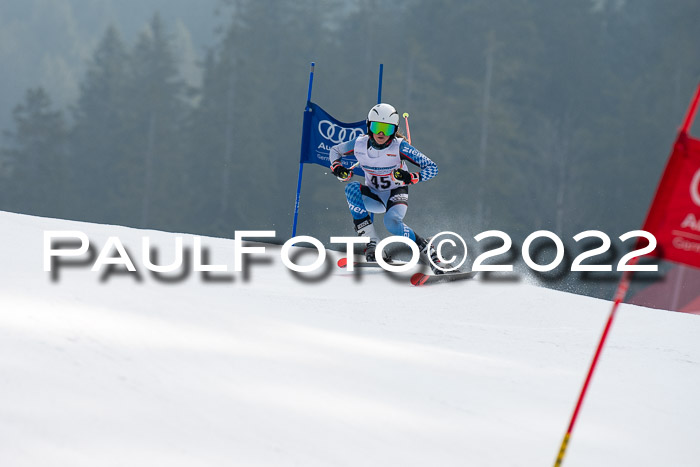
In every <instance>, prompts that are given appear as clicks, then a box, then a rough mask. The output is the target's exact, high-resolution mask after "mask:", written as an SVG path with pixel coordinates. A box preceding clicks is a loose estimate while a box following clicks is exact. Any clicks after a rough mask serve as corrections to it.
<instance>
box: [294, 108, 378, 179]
mask: <svg viewBox="0 0 700 467" xmlns="http://www.w3.org/2000/svg"><path fill="white" fill-rule="evenodd" d="M366 128H367V124H366V122H365V121H364V120H362V121H359V122H355V123H343V122H341V121H339V120H337V119H335V118H333V117H332V116H331V115H330V114H329V113H328V112H326V111H325V110H323V109H322V108H321V107H319V106H318V105H316V104H314V103H313V102H309V103H308V105H307V106H306V111H305V112H304V127H303V130H302V139H301V158H300V160H299V162H301V163H302V164H318V165H322V166H324V167H330V157H329V153H330V150H331V148H332V147H333V146H335V145H336V144H340V143H344V142H346V141H350V140H353V139H355V138H357V137H358V136H360V135H363V134H365V129H366ZM355 162H357V159H355V156H346V157H343V165H344V166H345V167H350V166H351V165H353V164H354V163H355ZM353 172H354V173H355V175H359V176H361V177H364V175H365V173H364V172H363V171H362V169H361V168H360V167H359V166H358V167H355V168H354V169H353Z"/></svg>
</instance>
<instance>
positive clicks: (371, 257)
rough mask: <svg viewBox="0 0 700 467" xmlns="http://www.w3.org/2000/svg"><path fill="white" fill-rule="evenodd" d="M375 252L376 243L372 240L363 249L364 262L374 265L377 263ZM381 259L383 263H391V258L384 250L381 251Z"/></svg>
mask: <svg viewBox="0 0 700 467" xmlns="http://www.w3.org/2000/svg"><path fill="white" fill-rule="evenodd" d="M376 250H377V241H376V240H375V239H374V238H373V239H371V240H370V241H369V243H368V244H367V246H366V247H365V260H366V261H367V262H368V263H376V262H377V257H376V255H375V252H376ZM382 259H383V260H384V261H386V262H387V263H389V262H391V257H390V256H389V254H388V253H387V252H386V250H383V251H382Z"/></svg>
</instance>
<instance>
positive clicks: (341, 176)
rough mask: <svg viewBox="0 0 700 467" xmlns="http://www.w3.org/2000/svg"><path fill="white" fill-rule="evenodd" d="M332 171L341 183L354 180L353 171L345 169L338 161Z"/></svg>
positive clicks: (332, 166)
mask: <svg viewBox="0 0 700 467" xmlns="http://www.w3.org/2000/svg"><path fill="white" fill-rule="evenodd" d="M331 170H332V171H333V175H335V176H336V177H337V178H338V180H340V181H341V182H347V181H348V180H350V179H351V178H352V170H348V169H346V168H345V167H343V164H341V163H340V162H338V161H335V162H333V164H331Z"/></svg>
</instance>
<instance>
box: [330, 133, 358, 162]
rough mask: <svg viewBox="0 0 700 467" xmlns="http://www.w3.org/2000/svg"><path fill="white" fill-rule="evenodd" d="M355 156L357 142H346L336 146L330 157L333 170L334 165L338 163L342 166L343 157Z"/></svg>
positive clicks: (332, 149)
mask: <svg viewBox="0 0 700 467" xmlns="http://www.w3.org/2000/svg"><path fill="white" fill-rule="evenodd" d="M353 154H355V140H354V139H353V140H352V141H346V142H344V143H340V144H336V145H335V146H333V147H332V148H331V150H330V153H329V156H330V161H329V162H330V163H331V169H332V168H333V165H334V164H336V163H338V164H342V163H343V161H342V159H343V156H352V155H353Z"/></svg>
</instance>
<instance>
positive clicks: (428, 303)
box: [0, 213, 700, 467]
mask: <svg viewBox="0 0 700 467" xmlns="http://www.w3.org/2000/svg"><path fill="white" fill-rule="evenodd" d="M0 221H1V222H2V226H3V227H2V237H1V238H2V242H1V244H0V260H1V261H2V265H3V268H2V271H0V465H2V466H3V467H15V466H91V467H93V466H100V467H106V466H125V465H128V466H149V467H150V466H160V465H167V466H170V467H173V466H293V465H294V466H297V465H298V466H319V467H320V466H323V467H326V466H382V467H386V466H438V465H439V466H465V465H473V466H499V467H504V466H535V465H539V466H547V465H552V463H553V461H554V458H555V456H556V453H557V451H558V448H559V443H560V442H561V438H562V436H563V434H564V431H565V429H566V425H567V423H568V419H569V416H570V414H571V411H572V409H573V405H574V402H575V400H576V397H577V395H578V391H579V388H580V385H581V383H582V381H583V378H584V376H585V372H586V370H587V368H588V364H589V362H590V359H591V356H592V354H593V351H594V349H595V345H596V344H597V341H598V338H599V335H600V332H601V330H602V326H603V325H604V321H605V319H606V317H607V314H608V311H609V305H610V304H609V302H606V301H602V300H596V299H592V298H587V297H581V296H576V295H570V294H565V293H560V292H555V291H551V290H546V289H542V288H537V287H534V286H529V285H525V284H524V283H520V284H513V283H499V284H493V283H491V284H488V283H483V282H479V281H477V280H475V281H471V282H462V283H454V284H444V285H438V286H434V287H428V288H415V287H412V286H410V285H408V284H407V280H406V279H405V278H404V279H402V280H396V278H395V277H393V276H389V275H387V274H384V273H382V272H380V271H376V272H372V271H364V272H363V273H362V276H360V278H359V279H357V278H354V276H352V275H348V273H346V272H341V271H337V270H333V269H331V270H330V274H328V275H327V276H325V277H323V278H321V279H320V280H316V281H308V280H307V281H305V280H301V279H299V278H296V277H295V276H294V275H293V274H292V273H291V272H290V271H289V270H288V269H287V268H285V267H284V266H283V265H282V264H281V262H280V260H279V250H278V248H277V247H268V254H267V255H266V256H265V258H268V259H269V261H265V262H261V261H257V262H255V263H254V264H252V265H251V268H250V273H249V277H248V279H247V280H244V279H243V277H242V274H240V273H236V274H232V275H233V276H234V280H233V281H232V282H231V281H225V282H205V281H203V280H202V279H201V278H200V277H199V276H197V275H194V274H193V275H191V276H190V277H188V278H187V279H185V280H182V281H179V282H176V283H172V284H169V283H164V282H161V281H158V280H156V279H154V278H153V277H152V276H151V275H150V274H147V273H146V272H147V271H143V268H142V267H140V264H139V263H138V262H137V261H136V260H137V259H139V258H140V249H141V238H142V237H143V236H145V235H148V236H151V238H152V240H153V243H154V244H155V245H157V246H158V248H159V251H160V256H161V258H159V262H160V263H165V262H167V261H169V259H171V258H172V256H173V250H174V237H175V234H169V233H163V232H153V231H141V230H135V229H128V228H123V227H114V226H105V225H92V224H84V223H77V222H68V221H61V220H53V219H42V218H36V217H29V216H22V215H16V214H8V213H0ZM44 230H81V231H83V232H85V233H87V234H88V236H89V238H90V240H91V242H92V243H93V244H94V245H95V246H96V247H97V248H98V251H99V248H101V247H102V245H104V244H105V241H106V240H107V237H109V236H118V237H119V238H120V239H121V240H122V241H123V242H124V244H125V245H126V246H127V249H128V250H129V253H130V254H131V255H132V257H134V258H135V262H137V267H138V268H139V269H140V270H141V272H142V281H141V282H138V281H136V280H135V279H134V278H133V277H130V276H127V275H123V274H121V275H111V276H109V277H108V278H107V280H106V281H104V282H102V281H101V280H100V276H101V274H100V273H97V272H91V271H90V270H89V266H84V267H82V268H70V269H62V270H61V271H60V275H59V278H58V280H57V281H55V282H54V281H52V280H51V277H50V274H49V273H46V272H44V271H43V264H42V249H43V232H44ZM189 239H190V237H187V236H186V240H185V244H186V245H187V244H188V241H189ZM203 244H204V246H205V247H208V248H209V249H210V250H211V256H210V259H209V262H210V263H217V264H224V263H228V264H229V265H232V258H233V242H231V241H229V240H224V239H214V238H204V239H203ZM304 258H306V256H304ZM311 259H313V258H311V257H310V259H309V260H311ZM699 336H700V319H699V317H698V316H692V315H686V314H680V313H671V312H663V311H658V310H650V309H645V308H640V307H634V306H623V307H622V309H621V310H620V314H619V315H618V319H617V320H616V322H615V326H614V327H613V329H612V334H611V336H610V338H609V341H608V346H607V347H606V350H605V352H604V354H603V357H602V359H601V362H600V365H599V368H598V371H597V372H596V375H595V378H594V380H593V383H592V386H591V389H590V391H589V394H588V397H587V399H586V403H585V404H584V407H583V410H582V412H581V415H580V417H579V421H578V424H577V427H576V430H575V431H574V434H573V437H572V440H571V444H570V446H569V450H568V453H567V457H566V459H565V465H566V467H575V466H636V467H638V466H662V465H663V466H667V465H673V466H674V467H679V466H697V465H700V443H698V442H697V439H696V438H697V434H696V432H695V430H696V429H697V427H698V424H699V423H700V401H699V400H698V388H699V387H700V338H699Z"/></svg>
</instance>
